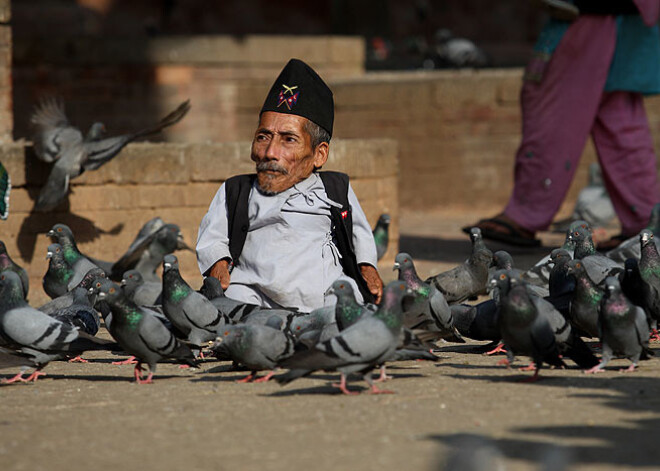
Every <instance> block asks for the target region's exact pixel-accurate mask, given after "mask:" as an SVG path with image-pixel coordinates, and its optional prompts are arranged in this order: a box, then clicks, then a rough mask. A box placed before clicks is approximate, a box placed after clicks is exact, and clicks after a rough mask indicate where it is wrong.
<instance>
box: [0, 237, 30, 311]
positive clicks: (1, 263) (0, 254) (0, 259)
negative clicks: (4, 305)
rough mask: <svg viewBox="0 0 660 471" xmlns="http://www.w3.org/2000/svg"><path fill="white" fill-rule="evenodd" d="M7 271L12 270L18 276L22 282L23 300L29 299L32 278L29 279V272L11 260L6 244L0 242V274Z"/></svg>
mask: <svg viewBox="0 0 660 471" xmlns="http://www.w3.org/2000/svg"><path fill="white" fill-rule="evenodd" d="M5 270H11V271H13V272H14V273H16V274H17V275H18V277H19V279H20V280H21V286H22V287H23V298H24V299H27V295H28V291H29V289H30V278H29V277H28V274H27V271H25V268H23V267H21V266H20V265H18V264H17V263H16V262H14V261H13V260H12V259H11V257H10V256H9V254H8V253H7V247H6V246H5V243H4V242H3V241H1V240H0V273H2V272H4V271H5Z"/></svg>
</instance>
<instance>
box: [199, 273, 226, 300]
mask: <svg viewBox="0 0 660 471" xmlns="http://www.w3.org/2000/svg"><path fill="white" fill-rule="evenodd" d="M199 294H201V295H203V296H204V297H205V298H206V299H209V300H211V299H215V298H219V297H221V296H223V295H224V294H225V290H224V289H222V285H221V284H220V280H218V279H217V278H216V277H214V276H207V277H206V278H204V281H203V282H202V287H201V288H200V289H199Z"/></svg>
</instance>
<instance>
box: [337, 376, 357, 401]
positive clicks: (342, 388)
mask: <svg viewBox="0 0 660 471" xmlns="http://www.w3.org/2000/svg"><path fill="white" fill-rule="evenodd" d="M332 387H333V388H337V389H339V390H340V391H341V392H342V393H344V394H346V395H347V396H355V395H357V394H359V393H358V392H357V391H349V390H348V389H347V388H346V375H344V374H343V373H342V375H341V381H339V383H333V384H332Z"/></svg>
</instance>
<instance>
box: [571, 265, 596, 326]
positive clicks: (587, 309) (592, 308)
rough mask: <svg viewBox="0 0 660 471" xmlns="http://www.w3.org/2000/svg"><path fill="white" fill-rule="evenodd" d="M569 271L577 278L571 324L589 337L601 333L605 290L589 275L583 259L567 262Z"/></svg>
mask: <svg viewBox="0 0 660 471" xmlns="http://www.w3.org/2000/svg"><path fill="white" fill-rule="evenodd" d="M567 268H568V270H567V273H568V274H569V275H571V276H572V277H573V278H574V279H575V291H574V292H573V298H572V300H571V303H570V308H569V319H570V321H571V324H573V326H575V327H576V328H578V329H579V330H581V331H582V332H583V333H584V334H586V335H587V336H589V337H592V338H593V337H596V338H597V337H598V336H599V335H600V324H599V316H600V313H599V311H600V305H601V301H602V300H603V297H604V296H605V292H604V291H603V290H602V289H601V288H599V287H598V286H597V285H596V283H594V282H593V280H592V279H591V278H590V277H589V274H588V273H587V270H586V269H585V267H584V265H583V264H582V261H581V260H571V261H569V262H568V263H567Z"/></svg>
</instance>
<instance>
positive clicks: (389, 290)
mask: <svg viewBox="0 0 660 471" xmlns="http://www.w3.org/2000/svg"><path fill="white" fill-rule="evenodd" d="M408 293H409V290H408V289H407V288H406V285H405V283H403V282H402V281H393V282H391V283H389V284H388V285H387V286H386V287H385V290H384V293H383V301H382V303H381V305H380V306H379V308H378V310H377V311H376V312H375V313H374V314H373V315H371V316H364V317H362V318H361V319H360V320H359V321H358V322H356V323H355V324H353V325H352V326H350V327H349V328H347V329H346V330H343V331H341V332H340V333H339V334H338V335H337V336H335V337H333V338H331V339H330V340H327V341H325V342H322V343H319V344H317V345H316V346H315V347H314V348H312V349H311V350H306V351H302V352H300V353H296V354H294V355H293V356H292V357H290V358H288V359H286V360H284V361H283V362H281V364H280V366H282V367H284V368H289V371H288V372H287V373H285V374H283V375H281V376H278V377H277V378H276V379H277V381H278V382H279V383H281V384H287V383H289V382H291V381H293V380H295V379H297V378H300V377H302V376H306V375H309V374H311V373H312V372H314V371H316V370H338V371H339V372H340V373H341V382H340V384H339V385H338V387H339V389H340V390H341V391H342V392H343V393H344V394H356V393H354V392H351V391H349V390H348V389H346V375H348V374H350V373H356V372H359V373H360V374H361V375H362V377H363V379H364V380H365V381H366V382H367V384H368V385H369V387H370V389H371V392H372V393H374V394H377V393H381V392H389V391H381V390H379V389H378V388H376V386H375V385H374V384H373V381H372V379H371V371H372V370H373V368H374V367H375V366H377V365H380V364H382V363H383V362H384V361H386V360H387V359H388V358H390V357H391V356H392V354H393V353H394V351H395V350H396V347H397V345H398V344H399V336H400V334H401V328H402V327H403V311H402V307H401V304H402V302H403V299H404V296H406V294H408Z"/></svg>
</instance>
